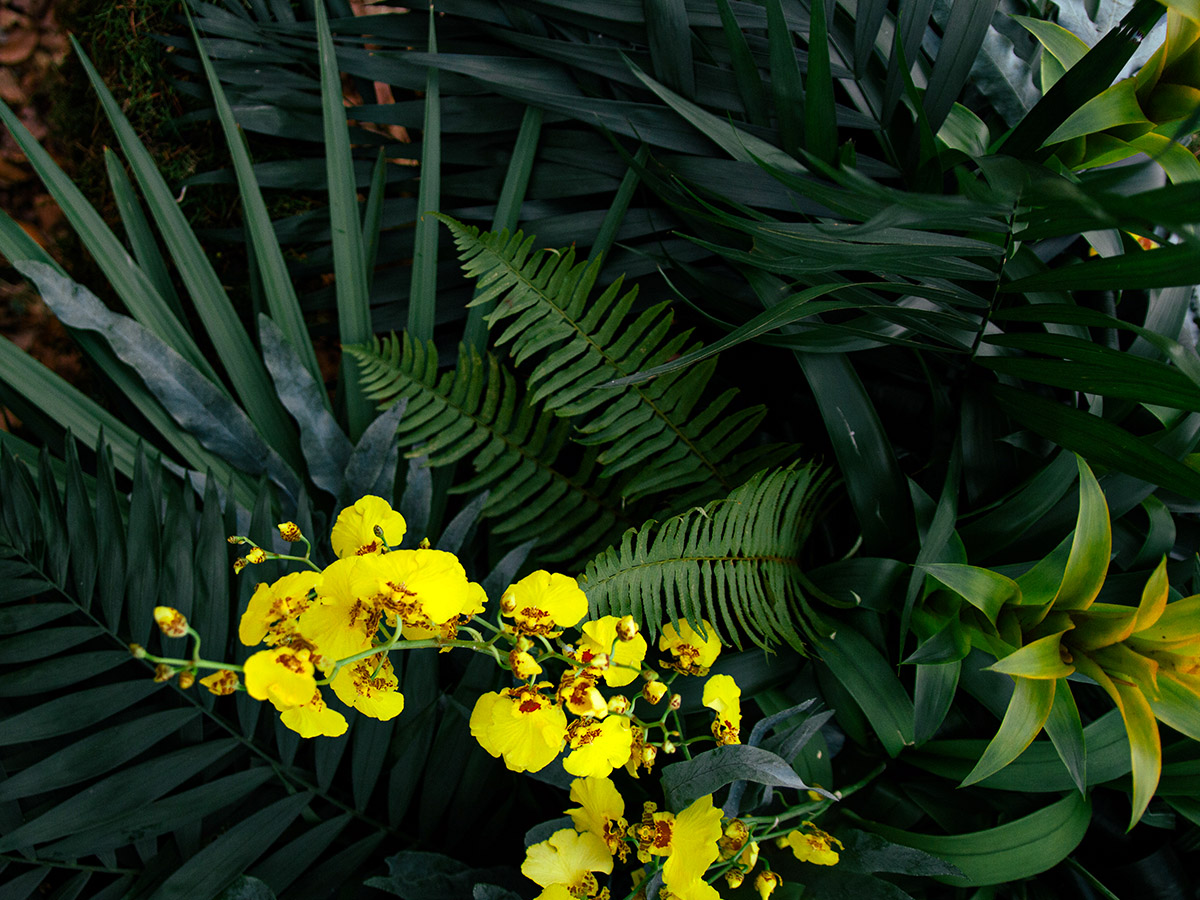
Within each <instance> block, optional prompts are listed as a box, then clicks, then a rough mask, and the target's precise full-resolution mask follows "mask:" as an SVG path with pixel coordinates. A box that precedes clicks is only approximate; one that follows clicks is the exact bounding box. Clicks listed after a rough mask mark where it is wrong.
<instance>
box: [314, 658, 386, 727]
mask: <svg viewBox="0 0 1200 900" xmlns="http://www.w3.org/2000/svg"><path fill="white" fill-rule="evenodd" d="M380 662H381V660H380V659H379V656H378V655H376V656H369V657H367V658H366V659H360V660H359V661H358V662H354V663H350V664H348V665H345V666H342V668H340V669H339V670H338V673H337V676H336V677H335V678H334V679H333V681H331V682H330V683H329V686H330V687H332V688H333V692H334V693H335V694H337V696H338V699H339V700H341V701H342V702H343V703H345V704H346V705H347V706H353V707H354V708H355V709H357V710H358V711H359V712H360V713H362V714H363V715H367V716H370V717H371V718H373V719H379V720H380V721H385V722H386V721H387V720H388V719H394V718H395V717H396V716H398V715H400V713H401V712H403V710H404V695H403V694H401V693H400V692H399V691H398V690H396V686H397V681H396V675H395V673H394V672H393V671H392V662H391V660H390V659H387V658H386V657H385V658H384V659H383V660H382V665H380ZM376 667H378V668H379V671H378V672H376V671H375V670H376ZM372 675H374V677H372Z"/></svg>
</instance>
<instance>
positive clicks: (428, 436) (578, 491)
mask: <svg viewBox="0 0 1200 900" xmlns="http://www.w3.org/2000/svg"><path fill="white" fill-rule="evenodd" d="M346 352H347V353H349V354H350V355H351V356H353V357H355V358H356V359H357V360H358V362H359V367H360V376H361V384H362V387H363V390H364V391H365V392H366V394H367V396H368V397H370V398H371V399H372V400H375V401H376V402H378V403H379V404H380V405H381V407H386V406H390V405H391V404H392V403H394V402H396V401H397V400H398V399H400V398H406V399H407V400H408V408H407V409H406V410H405V413H404V415H403V416H402V417H401V419H400V425H399V429H398V431H397V434H396V436H397V439H398V440H399V442H400V444H401V445H403V446H409V447H412V448H413V449H412V450H411V451H410V452H409V453H408V456H410V457H416V456H426V457H428V462H429V465H431V466H445V465H449V464H451V463H454V462H457V461H458V460H460V459H464V458H467V457H470V459H471V463H472V465H473V467H474V469H475V472H476V475H475V477H474V478H472V479H470V480H469V481H467V482H465V483H463V484H459V485H457V486H456V487H455V488H453V491H454V492H455V493H468V492H473V491H481V490H485V489H486V490H489V491H490V494H489V496H488V500H487V503H486V505H485V506H484V509H483V514H484V515H485V516H487V517H489V518H491V519H492V520H494V521H493V524H492V525H491V526H490V527H491V530H492V532H493V533H495V534H498V535H505V536H506V538H507V539H508V540H511V541H514V542H516V541H525V540H530V539H533V538H537V539H539V540H540V542H542V543H545V544H547V545H548V546H546V547H543V548H542V550H540V551H539V556H540V557H541V558H542V559H547V560H568V561H569V560H574V559H577V558H579V557H582V556H585V555H586V554H588V553H593V552H595V548H596V547H597V546H601V545H602V544H603V542H604V541H606V540H610V539H611V538H612V537H613V536H614V532H615V531H616V530H617V529H619V528H621V527H622V526H623V525H627V524H628V523H629V520H628V518H627V517H626V516H625V514H624V512H623V510H622V507H621V503H620V501H619V499H618V498H617V497H616V496H615V493H616V490H617V489H619V484H616V485H614V484H613V483H612V482H607V481H603V480H601V479H600V478H599V476H598V474H597V471H596V470H597V466H596V453H595V451H586V452H585V453H584V454H583V459H582V461H581V462H580V463H579V464H578V467H577V468H576V469H575V470H574V471H567V470H566V469H565V467H564V463H563V462H562V461H561V460H560V456H561V455H562V450H563V448H564V445H565V444H566V443H567V437H568V431H569V426H568V425H567V423H566V422H564V421H563V420H561V419H558V418H556V417H555V416H553V415H550V414H549V413H548V412H546V411H545V410H544V409H539V408H538V407H537V406H535V405H534V404H533V403H531V402H530V400H529V398H528V395H527V394H526V393H525V392H524V391H522V390H520V388H519V387H518V385H517V383H516V379H515V378H514V376H513V374H512V373H511V372H509V371H508V370H507V369H506V368H504V367H503V366H501V365H500V364H499V363H498V362H497V361H496V359H495V357H493V356H491V355H490V354H489V355H488V358H487V361H486V362H484V360H483V359H482V358H481V357H480V356H479V354H478V353H477V352H475V351H474V350H473V349H472V350H468V349H466V348H460V351H459V355H458V364H457V366H456V367H455V369H454V370H453V371H450V372H445V373H443V374H441V375H439V374H438V356H437V350H436V349H435V348H434V345H433V342H432V341H430V342H428V343H421V342H419V341H415V340H413V338H411V337H410V336H409V335H408V334H404V335H401V336H399V337H397V336H396V335H394V334H393V335H392V336H391V337H390V338H386V339H384V340H379V339H376V340H375V341H374V343H373V344H371V345H368V346H365V347H364V346H355V347H346ZM551 544H552V546H549V545H551Z"/></svg>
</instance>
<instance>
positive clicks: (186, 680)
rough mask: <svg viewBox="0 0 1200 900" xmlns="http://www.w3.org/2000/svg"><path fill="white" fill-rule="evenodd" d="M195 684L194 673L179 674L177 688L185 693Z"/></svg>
mask: <svg viewBox="0 0 1200 900" xmlns="http://www.w3.org/2000/svg"><path fill="white" fill-rule="evenodd" d="M195 683H196V675H195V673H194V672H180V673H179V686H180V687H181V688H183V689H184V690H185V691H186V690H187V689H188V688H190V687H191V686H192V685H193V684H195Z"/></svg>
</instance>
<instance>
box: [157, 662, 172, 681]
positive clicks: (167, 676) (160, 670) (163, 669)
mask: <svg viewBox="0 0 1200 900" xmlns="http://www.w3.org/2000/svg"><path fill="white" fill-rule="evenodd" d="M174 677H175V670H174V669H172V668H171V667H170V666H168V665H167V664H166V663H159V664H158V665H157V666H155V667H154V680H155V681H157V682H159V683H162V682H164V681H170V680H171V679H172V678H174Z"/></svg>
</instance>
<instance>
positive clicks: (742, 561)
mask: <svg viewBox="0 0 1200 900" xmlns="http://www.w3.org/2000/svg"><path fill="white" fill-rule="evenodd" d="M823 482H824V476H823V475H822V474H820V473H819V471H818V470H817V468H816V466H814V465H812V464H808V465H803V466H792V467H789V468H786V469H777V470H775V471H770V472H768V471H764V472H760V473H758V474H757V475H755V476H754V477H753V478H751V479H750V480H749V481H747V482H746V483H745V484H743V485H742V486H741V487H739V488H737V489H736V490H734V491H733V492H732V493H731V494H730V495H729V496H728V497H726V498H725V499H724V500H716V501H714V502H712V503H709V504H708V505H707V506H705V507H704V508H700V507H696V508H694V509H691V510H689V511H688V512H686V513H684V514H682V515H679V516H675V517H674V518H671V519H668V520H666V521H665V522H662V523H656V522H654V521H653V520H651V521H649V522H647V523H646V524H645V525H643V526H642V527H641V528H640V529H632V528H631V529H630V530H629V531H626V532H625V534H624V535H623V536H622V538H621V542H620V544H619V545H617V546H613V547H609V548H608V549H607V550H605V551H604V552H603V553H601V554H600V555H599V556H597V557H596V558H595V559H594V560H592V562H590V563H589V564H588V566H587V570H586V573H585V576H584V580H583V589H584V592H585V593H586V594H587V596H588V602H589V605H590V607H591V615H592V616H593V617H594V616H599V615H606V614H612V615H617V616H624V615H632V616H633V617H634V618H635V619H636V620H638V622H640V623H641V624H642V625H644V626H645V627H646V628H647V629H648V630H649V632H650V635H651V637H653V636H654V635H655V634H656V633H657V632H658V630H659V628H660V627H661V625H662V623H663V622H665V621H667V620H670V621H671V622H677V621H679V619H681V618H684V619H687V621H688V622H689V623H691V624H692V625H693V626H696V625H697V624H698V622H699V620H700V619H702V618H703V619H706V620H707V621H708V622H710V623H711V624H712V625H713V627H714V628H716V630H717V634H718V636H719V637H720V638H721V641H722V642H723V643H726V644H729V643H732V644H735V645H736V646H737V647H738V648H739V649H740V648H741V646H742V645H741V635H746V636H747V637H749V639H750V640H751V641H752V642H753V643H755V644H757V645H759V646H760V647H767V646H768V645H770V644H772V643H777V642H779V641H786V642H787V643H788V644H790V645H792V646H793V647H795V648H796V649H797V650H803V638H804V637H805V636H806V634H811V632H812V628H811V627H810V626H809V625H808V624H807V623H808V620H810V619H811V618H812V613H811V611H810V610H809V607H808V601H807V599H806V598H805V593H804V587H805V584H806V580H805V578H804V574H803V572H802V570H801V563H800V553H801V550H802V548H803V545H804V541H805V540H806V538H807V537H808V534H809V531H810V530H811V527H812V520H811V516H812V513H813V510H814V507H815V506H816V503H817V501H818V500H819V499H820V496H821V494H822V484H823Z"/></svg>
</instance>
